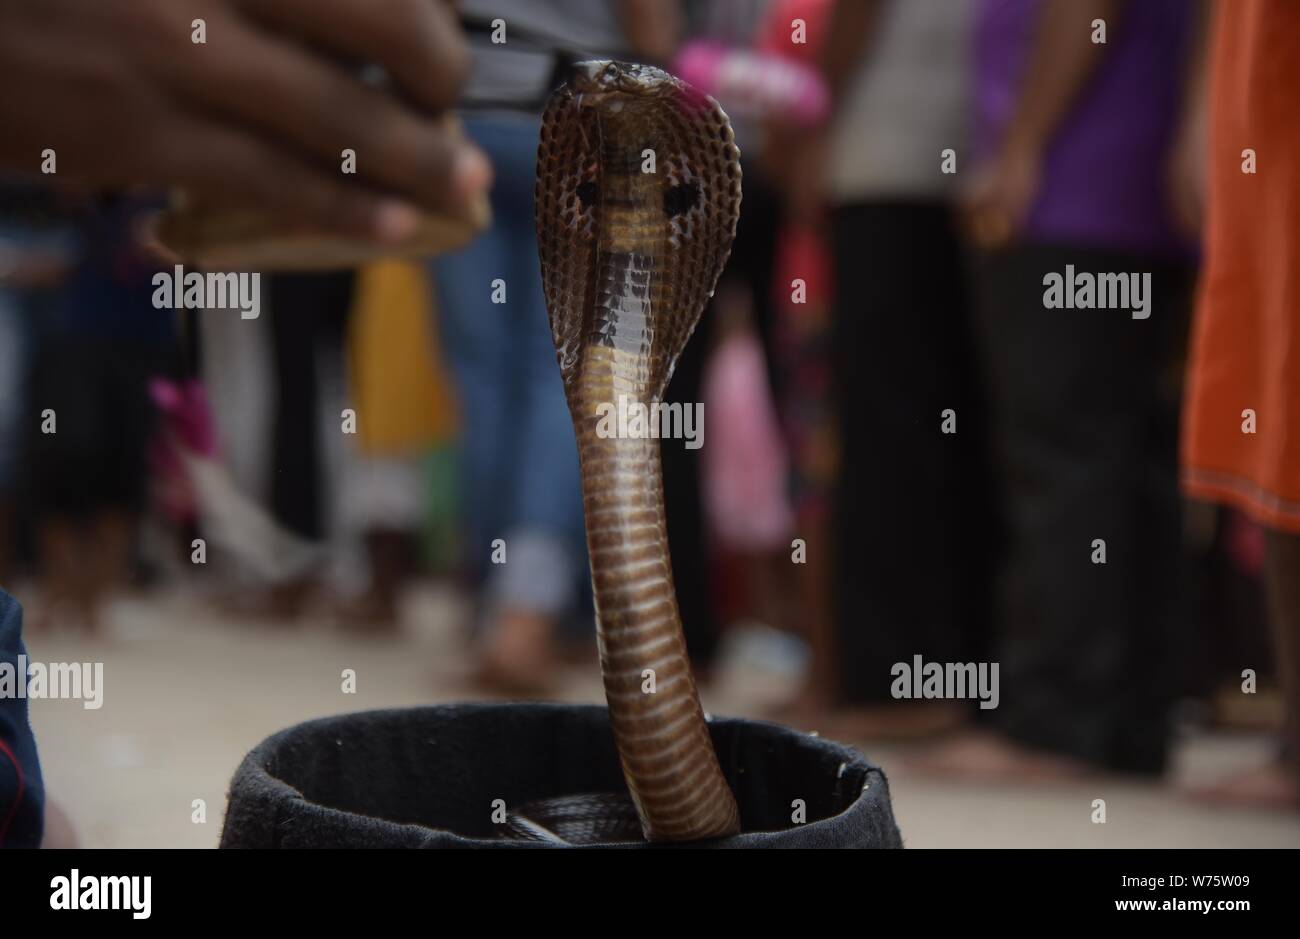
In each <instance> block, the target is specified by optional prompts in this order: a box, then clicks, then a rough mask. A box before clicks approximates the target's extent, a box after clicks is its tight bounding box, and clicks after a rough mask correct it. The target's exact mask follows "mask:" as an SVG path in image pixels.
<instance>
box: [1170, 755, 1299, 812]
mask: <svg viewBox="0 0 1300 939" xmlns="http://www.w3.org/2000/svg"><path fill="white" fill-rule="evenodd" d="M1187 794H1188V795H1189V796H1190V797H1191V798H1193V799H1197V800H1199V801H1202V802H1213V803H1216V804H1218V805H1225V806H1238V807H1240V808H1255V809H1268V810H1273V811H1281V810H1287V809H1289V810H1291V811H1293V812H1294V811H1295V810H1297V809H1300V784H1297V782H1296V776H1295V774H1294V773H1293V772H1290V771H1288V769H1287V768H1286V767H1285V766H1283V765H1282V764H1280V763H1270V764H1269V765H1267V766H1261V767H1259V768H1258V769H1253V770H1248V771H1246V772H1244V773H1239V774H1237V775H1235V776H1230V777H1228V778H1227V779H1224V780H1222V781H1220V782H1217V783H1215V784H1213V785H1210V786H1201V787H1198V788H1195V789H1191V790H1189V791H1188V793H1187Z"/></svg>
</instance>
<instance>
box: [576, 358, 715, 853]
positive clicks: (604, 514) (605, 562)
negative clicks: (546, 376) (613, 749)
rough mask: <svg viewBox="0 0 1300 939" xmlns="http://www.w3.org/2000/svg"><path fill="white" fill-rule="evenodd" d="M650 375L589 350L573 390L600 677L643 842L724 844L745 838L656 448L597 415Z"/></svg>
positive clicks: (634, 393) (633, 393)
mask: <svg viewBox="0 0 1300 939" xmlns="http://www.w3.org/2000/svg"><path fill="white" fill-rule="evenodd" d="M643 373H644V357H643V356H641V355H638V354H635V353H632V352H629V351H624V350H621V349H618V348H614V347H611V346H591V347H589V348H588V349H587V350H586V353H585V355H584V361H583V363H582V366H581V373H580V374H579V376H578V380H577V381H576V382H575V383H574V384H573V386H571V388H570V395H569V401H570V408H571V410H572V413H573V418H574V427H575V430H576V433H577V439H578V452H579V458H580V460H581V465H582V486H583V503H584V507H585V510H586V522H587V546H588V549H589V551H590V555H591V574H592V584H593V587H594V593H595V600H596V615H597V640H598V644H599V649H600V665H601V674H602V675H603V677H604V681H605V696H606V699H607V701H608V703H609V716H610V723H611V725H612V727H613V731H614V740H615V743H616V744H617V747H618V752H619V758H620V760H621V762H622V765H623V773H624V776H625V777H626V779H627V784H628V788H629V789H630V790H631V793H632V800H633V802H634V803H635V804H636V807H637V812H638V814H639V815H640V816H641V825H642V828H643V830H644V832H645V836H646V839H647V840H650V841H682V840H693V839H698V838H709V837H719V836H723V835H728V834H734V833H735V832H737V831H738V830H739V827H740V825H739V817H738V813H737V808H736V801H735V798H734V796H733V795H732V793H731V789H730V788H729V787H728V785H727V781H726V779H725V778H724V777H723V775H722V771H721V769H720V768H719V766H718V760H717V756H716V755H715V753H714V750H713V744H712V741H711V740H710V737H709V730H708V726H707V724H706V723H705V720H704V713H703V710H702V708H701V706H700V698H699V694H698V692H697V691H696V687H695V680H694V678H693V676H692V674H691V667H690V662H689V660H688V658H687V655H686V642H685V639H684V637H683V634H682V626H681V617H680V614H679V613H678V609H677V598H676V593H675V592H674V589H673V577H672V562H671V559H670V556H669V553H668V533H667V528H666V526H665V518H664V505H663V487H662V478H661V471H660V460H659V441H658V440H657V439H651V438H649V437H619V436H617V435H610V434H609V432H608V431H609V430H610V429H611V427H610V423H611V422H609V421H608V420H607V421H605V422H604V423H603V424H602V422H601V419H600V415H601V414H602V413H607V410H606V409H608V408H610V407H614V408H616V407H617V404H618V401H619V397H620V396H623V397H625V398H628V399H633V400H638V394H639V392H640V391H641V389H642V388H643V385H644V382H643ZM644 403H646V404H648V403H649V402H644ZM617 427H618V425H617V423H616V422H613V429H614V430H617Z"/></svg>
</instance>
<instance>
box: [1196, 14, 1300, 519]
mask: <svg viewBox="0 0 1300 939" xmlns="http://www.w3.org/2000/svg"><path fill="white" fill-rule="evenodd" d="M1216 7H1217V13H1216V16H1215V23H1214V30H1215V31H1214V47H1213V52H1212V55H1213V58H1212V60H1211V68H1212V72H1211V91H1210V157H1209V208H1208V213H1209V214H1208V218H1207V224H1206V250H1207V260H1206V266H1205V271H1204V275H1203V277H1202V282H1201V292H1200V297H1199V302H1198V309H1197V318H1196V326H1195V332H1194V336H1193V346H1192V359H1191V372H1190V375H1189V382H1188V391H1187V401H1186V408H1185V411H1184V417H1183V425H1184V426H1183V483H1184V487H1185V489H1186V490H1187V492H1188V493H1189V494H1191V495H1193V496H1196V497H1199V498H1203V499H1207V500H1210V501H1214V502H1224V503H1227V504H1229V505H1232V506H1235V507H1237V508H1239V509H1241V510H1243V511H1245V512H1246V513H1247V514H1249V515H1250V516H1251V517H1252V518H1254V519H1255V520H1256V521H1258V522H1260V523H1262V524H1264V525H1268V526H1270V527H1272V528H1277V529H1282V530H1285V531H1290V532H1300V121H1298V120H1297V118H1298V117H1300V109H1298V108H1297V103H1298V102H1300V2H1297V0H1233V2H1231V3H1219V4H1217V5H1216ZM1247 149H1250V150H1253V151H1254V152H1255V156H1256V161H1257V162H1256V172H1255V173H1254V174H1250V173H1245V172H1243V171H1242V164H1243V159H1244V158H1243V156H1242V151H1243V150H1247ZM1246 411H1252V412H1254V419H1255V432H1254V433H1253V434H1252V433H1246V432H1244V430H1243V425H1244V424H1245V423H1246V422H1247V421H1248V420H1249V415H1246V416H1243V412H1246Z"/></svg>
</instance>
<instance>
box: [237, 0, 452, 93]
mask: <svg viewBox="0 0 1300 939" xmlns="http://www.w3.org/2000/svg"><path fill="white" fill-rule="evenodd" d="M243 8H244V11H245V13H246V14H247V15H248V16H250V17H253V18H255V19H257V20H258V21H260V22H263V23H266V24H268V25H270V26H273V27H275V28H276V29H278V30H280V31H282V32H284V33H287V34H289V35H293V36H301V37H302V38H304V39H306V40H308V41H310V42H313V43H315V44H317V45H319V46H321V47H323V48H326V49H329V50H330V51H332V52H336V53H339V54H340V55H344V56H347V57H349V58H350V59H352V60H354V61H356V62H366V63H375V64H379V65H382V66H384V68H385V69H386V70H387V71H388V73H389V75H391V76H392V77H393V80H394V81H395V82H396V83H397V84H398V86H399V87H401V89H402V91H403V92H405V94H406V95H407V96H408V97H409V99H410V100H411V101H412V102H414V103H415V104H417V105H419V106H420V107H423V108H427V109H429V110H432V111H441V110H445V109H447V108H449V107H451V106H452V105H453V104H455V103H456V101H457V99H458V98H459V96H460V89H461V85H462V84H463V83H464V81H465V77H466V75H467V74H468V73H469V62H470V57H469V47H468V45H467V44H466V42H465V40H464V36H463V33H462V32H461V29H460V25H459V24H458V23H457V22H456V18H455V16H454V15H453V13H452V11H451V10H450V9H449V8H448V7H447V6H446V4H444V3H442V2H439V0H276V2H274V3H266V2H265V0H257V2H250V3H247V4H245V5H244V7H243Z"/></svg>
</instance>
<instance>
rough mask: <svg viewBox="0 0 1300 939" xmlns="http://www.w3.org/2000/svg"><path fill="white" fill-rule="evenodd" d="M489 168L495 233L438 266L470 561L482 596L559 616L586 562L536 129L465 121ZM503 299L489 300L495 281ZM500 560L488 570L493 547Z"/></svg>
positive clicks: (509, 119)
mask: <svg viewBox="0 0 1300 939" xmlns="http://www.w3.org/2000/svg"><path fill="white" fill-rule="evenodd" d="M465 125H466V130H467V131H468V133H469V136H470V137H471V138H472V139H473V140H474V141H475V142H476V143H477V144H478V145H479V146H480V147H481V148H482V149H483V150H484V152H485V153H486V154H487V155H488V158H489V159H490V160H491V161H492V165H493V167H494V170H495V182H494V184H493V188H492V211H493V220H492V226H491V228H490V229H489V230H488V231H486V232H484V233H483V234H482V235H480V236H479V237H478V238H477V239H476V240H475V241H474V242H472V243H471V244H470V245H469V246H467V247H466V248H464V249H462V250H461V251H458V252H456V253H454V254H448V255H444V256H442V257H440V258H438V259H437V260H436V261H435V262H434V276H435V280H436V283H437V290H438V299H439V314H440V316H441V323H442V335H443V340H444V346H445V348H446V350H447V353H448V357H449V359H450V367H451V369H452V370H453V372H454V374H455V376H456V379H457V383H458V387H459V392H460V401H461V412H462V416H463V419H464V422H463V423H464V431H463V440H462V446H463V463H464V473H463V476H462V478H463V480H464V485H465V487H466V490H467V498H466V515H467V516H468V517H467V519H466V521H467V535H468V541H467V543H468V547H469V553H470V561H471V563H472V565H473V567H474V569H475V570H476V571H477V572H478V573H480V574H481V575H482V576H483V578H484V580H485V585H486V588H487V599H488V600H489V601H490V602H492V603H495V604H499V605H508V606H511V607H513V608H522V609H527V610H532V611H535V612H539V613H547V614H555V615H559V614H561V613H563V612H565V610H566V609H567V608H569V607H571V606H572V605H573V602H574V598H575V595H576V594H577V593H578V589H579V586H580V574H581V572H582V571H584V570H585V566H586V541H585V535H584V530H583V515H582V491H581V484H580V480H579V475H578V455H577V444H576V442H575V440H574V436H573V424H572V421H571V420H570V418H569V410H568V405H567V404H566V403H565V400H564V388H563V384H562V383H561V380H560V371H559V368H558V366H557V365H556V361H555V347H554V344H553V342H552V340H551V331H550V325H549V322H548V320H547V314H546V303H545V300H544V299H543V296H542V279H541V273H540V269H539V263H538V256H537V238H536V234H535V232H534V229H533V180H534V176H535V173H536V170H535V166H536V155H537V137H538V126H539V121H538V119H537V118H534V117H529V116H522V115H521V116H515V115H500V116H497V115H491V116H469V117H467V118H466V120H465ZM498 280H499V281H502V282H504V289H505V291H506V294H505V302H504V303H493V302H492V297H493V292H494V286H493V282H494V281H498ZM498 538H501V539H504V541H505V560H506V563H505V564H499V565H498V564H493V563H492V559H493V547H492V544H493V542H494V540H495V539H498Z"/></svg>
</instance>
